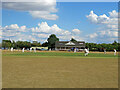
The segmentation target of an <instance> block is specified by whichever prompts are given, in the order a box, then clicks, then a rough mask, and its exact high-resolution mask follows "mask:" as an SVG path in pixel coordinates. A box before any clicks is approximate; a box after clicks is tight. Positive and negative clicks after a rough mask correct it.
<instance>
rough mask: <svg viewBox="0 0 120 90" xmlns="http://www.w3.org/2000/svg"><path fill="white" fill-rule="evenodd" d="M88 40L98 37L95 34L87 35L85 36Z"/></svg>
mask: <svg viewBox="0 0 120 90" xmlns="http://www.w3.org/2000/svg"><path fill="white" fill-rule="evenodd" d="M87 36H88V37H89V38H91V39H93V38H96V37H97V36H98V35H97V33H93V34H89V35H87Z"/></svg>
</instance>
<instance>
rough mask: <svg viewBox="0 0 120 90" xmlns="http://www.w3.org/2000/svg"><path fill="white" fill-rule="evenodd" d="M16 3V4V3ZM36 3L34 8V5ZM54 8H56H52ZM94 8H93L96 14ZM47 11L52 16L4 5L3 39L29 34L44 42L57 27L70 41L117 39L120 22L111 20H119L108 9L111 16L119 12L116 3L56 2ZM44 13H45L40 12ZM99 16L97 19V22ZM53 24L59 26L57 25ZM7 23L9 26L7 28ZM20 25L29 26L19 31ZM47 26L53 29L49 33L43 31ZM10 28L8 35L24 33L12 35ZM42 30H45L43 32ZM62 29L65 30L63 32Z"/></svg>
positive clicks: (108, 40)
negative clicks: (118, 23) (73, 39)
mask: <svg viewBox="0 0 120 90" xmlns="http://www.w3.org/2000/svg"><path fill="white" fill-rule="evenodd" d="M14 5H15V4H13V6H14ZM33 6H34V7H35V5H33ZM34 7H33V8H34ZM41 7H42V6H41ZM41 7H40V8H41ZM43 7H44V6H43ZM38 8H39V7H38ZM44 8H45V7H44ZM48 8H49V7H48ZM53 8H54V9H56V10H57V11H56V10H53ZM45 10H46V9H45ZM52 10H53V11H52ZM43 11H44V10H43ZM91 11H93V13H92V12H91ZM47 12H49V15H50V16H48V15H46V13H45V15H46V17H45V18H44V17H43V16H44V13H43V12H40V14H39V13H37V14H36V13H35V12H33V11H32V13H30V12H29V11H27V9H26V10H23V9H21V8H20V9H19V8H15V6H14V7H9V3H7V4H3V9H2V27H3V29H4V30H3V39H11V40H24V39H22V37H23V36H24V35H26V36H27V35H29V36H28V37H30V38H33V39H32V40H37V41H40V42H44V41H46V39H47V37H49V35H50V34H52V33H54V30H56V29H57V28H58V30H59V29H60V30H62V31H60V30H59V31H60V32H59V31H57V30H56V31H55V32H56V33H55V34H56V35H57V36H58V37H60V40H70V39H71V38H72V37H73V38H75V39H77V40H84V41H87V42H96V43H104V42H105V43H111V42H113V41H114V40H117V35H116V34H117V31H116V28H115V27H117V25H116V23H111V22H114V21H115V20H116V17H112V16H110V14H109V12H111V13H112V14H111V15H116V13H117V12H118V3H117V2H96V3H95V2H56V3H55V4H53V6H51V11H47ZM90 12H91V15H90ZM41 13H42V15H43V16H42V15H41ZM52 14H54V16H52V17H51V15H52ZM103 14H105V15H106V16H104V15H103ZM37 15H38V16H37ZM88 15H90V16H88ZM95 15H97V16H96V18H94V17H95ZM100 15H101V16H100ZM87 16H88V17H87ZM99 16H100V17H99ZM47 17H49V18H47ZM101 17H102V18H101ZM96 19H97V22H95V21H94V20H96ZM113 20H114V21H113ZM42 22H46V23H47V25H48V26H45V25H44V24H46V23H44V24H41V23H42ZM106 22H107V23H106ZM38 23H40V24H41V25H40V27H43V28H39V26H38ZM54 24H55V25H57V26H56V27H54ZM11 25H12V27H11ZM42 25H43V26H42ZM110 25H112V26H113V27H110ZM115 25H116V26H115ZM5 26H8V27H7V28H5ZM16 26H18V27H16ZM21 26H26V28H25V29H24V30H25V31H20V30H18V29H20V27H21ZM52 26H53V27H52ZM108 26H109V27H108ZM13 27H15V28H13ZM36 27H38V29H35V28H36ZM48 27H50V28H51V29H48V30H50V32H49V31H48V32H49V33H47V31H44V29H45V30H47V29H46V28H48ZM32 28H34V30H32ZM8 29H11V30H9V34H10V33H12V34H13V32H14V33H17V32H18V34H21V36H20V35H19V37H17V36H16V35H15V34H14V35H12V36H10V35H6V34H7V32H8ZM35 30H36V31H35ZM42 30H43V31H44V32H42ZM111 31H114V33H115V34H113V35H112V33H113V32H111ZM58 32H59V33H58ZM61 32H64V33H63V34H61ZM77 32H78V33H77ZM73 33H74V34H73ZM100 33H101V34H100ZM107 33H109V35H107ZM38 34H39V35H38ZM40 35H41V36H40ZM44 36H45V37H44ZM65 36H66V37H65ZM28 37H25V40H28V41H30V39H29V38H28ZM19 38H20V39H19ZM32 40H31V41H32Z"/></svg>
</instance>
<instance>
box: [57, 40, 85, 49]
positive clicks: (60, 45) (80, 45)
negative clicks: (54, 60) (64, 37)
mask: <svg viewBox="0 0 120 90" xmlns="http://www.w3.org/2000/svg"><path fill="white" fill-rule="evenodd" d="M72 48H77V49H78V50H83V49H84V48H85V41H77V42H72V41H56V43H55V50H70V49H72Z"/></svg>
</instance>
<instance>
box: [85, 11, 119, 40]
mask: <svg viewBox="0 0 120 90" xmlns="http://www.w3.org/2000/svg"><path fill="white" fill-rule="evenodd" d="M86 17H87V18H88V20H90V22H92V23H94V24H96V25H100V29H99V30H98V31H96V32H95V33H93V34H90V35H88V36H89V37H90V38H94V37H96V38H97V39H100V38H101V39H105V40H106V41H107V40H108V39H111V38H114V39H115V40H116V39H117V38H118V12H116V10H113V11H112V12H109V16H107V15H106V14H103V15H100V16H98V15H97V14H95V13H94V12H93V11H91V12H90V14H89V15H87V16H86ZM97 39H96V40H97ZM111 40H113V39H111Z"/></svg>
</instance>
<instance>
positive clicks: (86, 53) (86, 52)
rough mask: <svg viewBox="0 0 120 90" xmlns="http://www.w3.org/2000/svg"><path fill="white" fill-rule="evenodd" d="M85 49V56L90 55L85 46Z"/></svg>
mask: <svg viewBox="0 0 120 90" xmlns="http://www.w3.org/2000/svg"><path fill="white" fill-rule="evenodd" d="M84 51H85V56H88V53H89V51H88V49H86V48H85V49H84Z"/></svg>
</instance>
